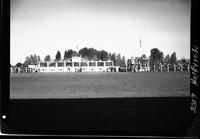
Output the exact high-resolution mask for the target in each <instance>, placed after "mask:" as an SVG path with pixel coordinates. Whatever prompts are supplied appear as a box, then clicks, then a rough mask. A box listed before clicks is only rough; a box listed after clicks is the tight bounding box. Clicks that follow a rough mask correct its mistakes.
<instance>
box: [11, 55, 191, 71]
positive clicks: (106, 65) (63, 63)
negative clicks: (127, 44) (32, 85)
mask: <svg viewBox="0 0 200 139" xmlns="http://www.w3.org/2000/svg"><path fill="white" fill-rule="evenodd" d="M37 63H38V64H36V65H34V64H30V65H28V67H23V65H22V67H16V66H11V67H10V73H39V72H41V73H46V72H172V71H173V72H175V71H180V72H183V71H189V70H190V61H189V60H185V62H184V63H181V62H177V64H173V65H172V64H167V63H165V62H164V61H160V62H158V63H156V64H153V66H150V59H149V58H148V59H147V58H140V57H135V58H134V57H132V58H131V59H127V60H126V66H125V67H120V66H116V65H115V64H114V61H111V60H108V61H101V60H100V61H93V60H91V61H89V60H87V59H84V58H82V57H81V55H77V56H72V57H71V58H69V59H66V60H60V61H48V62H47V61H42V62H37Z"/></svg>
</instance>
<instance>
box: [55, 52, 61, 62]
mask: <svg viewBox="0 0 200 139" xmlns="http://www.w3.org/2000/svg"><path fill="white" fill-rule="evenodd" d="M59 60H61V53H60V51H58V52H57V54H56V58H55V61H59Z"/></svg>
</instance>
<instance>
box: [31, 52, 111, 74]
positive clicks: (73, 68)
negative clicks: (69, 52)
mask: <svg viewBox="0 0 200 139" xmlns="http://www.w3.org/2000/svg"><path fill="white" fill-rule="evenodd" d="M35 68H37V70H38V72H109V71H112V69H114V68H115V66H114V62H113V61H110V60H108V61H101V60H100V61H93V60H92V61H89V60H87V59H84V58H82V57H81V56H80V55H77V56H72V57H71V58H69V59H66V60H60V61H48V62H47V61H45V62H39V64H38V65H37V66H35Z"/></svg>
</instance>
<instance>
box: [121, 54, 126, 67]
mask: <svg viewBox="0 0 200 139" xmlns="http://www.w3.org/2000/svg"><path fill="white" fill-rule="evenodd" d="M125 60H126V58H125V56H123V57H122V62H121V66H122V67H125V66H126V61H125Z"/></svg>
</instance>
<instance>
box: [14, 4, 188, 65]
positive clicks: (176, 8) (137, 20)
mask: <svg viewBox="0 0 200 139" xmlns="http://www.w3.org/2000/svg"><path fill="white" fill-rule="evenodd" d="M190 11H191V3H190V0H11V11H10V12H11V14H10V22H11V23H10V34H11V36H10V62H11V64H12V65H15V64H16V63H17V62H22V63H23V62H24V61H25V58H26V57H27V56H30V55H31V54H36V55H39V56H40V58H41V60H44V57H45V56H46V55H48V54H49V55H50V56H51V58H52V59H54V58H55V55H56V53H57V51H58V50H59V51H60V52H61V56H62V58H63V56H64V51H65V50H68V49H73V50H77V47H76V46H78V49H81V48H84V47H88V48H91V47H92V48H95V49H97V50H106V51H107V52H110V53H117V54H118V53H120V54H121V55H123V56H125V57H126V58H131V57H136V56H141V55H142V54H146V56H147V57H148V56H149V55H150V50H151V49H152V48H158V49H159V50H160V51H162V52H163V53H164V56H166V55H167V54H170V55H171V54H172V53H173V52H176V55H177V58H178V59H180V58H181V57H185V58H190ZM140 39H141V47H140V41H139V40H140Z"/></svg>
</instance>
